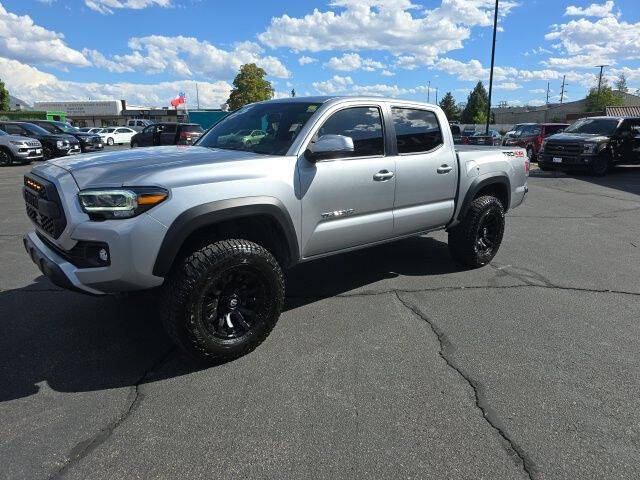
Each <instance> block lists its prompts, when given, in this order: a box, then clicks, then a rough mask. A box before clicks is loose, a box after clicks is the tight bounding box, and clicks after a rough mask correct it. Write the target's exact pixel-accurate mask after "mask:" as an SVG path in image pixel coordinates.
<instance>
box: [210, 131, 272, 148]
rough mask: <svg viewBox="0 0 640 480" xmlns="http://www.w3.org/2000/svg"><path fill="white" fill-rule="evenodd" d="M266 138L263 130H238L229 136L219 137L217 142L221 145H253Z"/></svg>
mask: <svg viewBox="0 0 640 480" xmlns="http://www.w3.org/2000/svg"><path fill="white" fill-rule="evenodd" d="M266 136H267V132H265V131H264V130H248V129H244V130H239V131H237V132H234V133H230V134H229V135H223V136H222V137H220V139H219V141H220V143H221V144H229V145H231V144H234V143H239V144H242V145H248V146H250V145H254V144H256V143H258V142H260V140H261V139H262V138H264V137H266Z"/></svg>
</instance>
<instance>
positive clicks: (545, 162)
mask: <svg viewBox="0 0 640 480" xmlns="http://www.w3.org/2000/svg"><path fill="white" fill-rule="evenodd" d="M622 163H625V164H640V117H589V118H582V119H580V120H578V121H576V122H575V123H573V124H572V125H570V126H569V127H567V128H566V129H565V131H564V132H563V133H558V134H556V135H551V136H550V137H548V138H546V139H545V140H544V141H543V142H542V146H541V149H540V152H539V154H538V167H540V169H541V170H563V171H571V170H585V171H587V172H588V173H590V174H592V175H597V176H602V175H605V174H606V173H607V172H608V171H609V170H610V169H611V168H612V167H613V166H614V165H617V164H622Z"/></svg>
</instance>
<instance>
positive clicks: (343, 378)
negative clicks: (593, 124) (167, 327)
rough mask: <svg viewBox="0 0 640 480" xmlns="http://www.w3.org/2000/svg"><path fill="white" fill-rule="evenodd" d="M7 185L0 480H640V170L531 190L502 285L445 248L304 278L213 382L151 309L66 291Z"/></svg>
mask: <svg viewBox="0 0 640 480" xmlns="http://www.w3.org/2000/svg"><path fill="white" fill-rule="evenodd" d="M26 170H27V169H26V168H23V167H13V168H4V169H0V199H2V200H3V205H4V213H3V216H2V217H0V248H1V249H2V250H1V253H0V265H2V270H1V275H0V319H2V322H0V419H1V420H2V421H0V457H1V458H2V459H3V467H2V469H0V478H7V479H23V478H29V479H31V478H33V479H54V478H65V479H86V478H92V479H100V478H104V479H118V478H122V479H131V478H202V477H209V478H213V477H219V478H421V479H426V478H433V479H443V478H447V479H567V480H568V479H572V480H573V479H576V478H607V479H632V478H639V477H640V464H639V463H638V461H637V459H638V458H640V408H639V407H640V374H639V372H640V355H638V352H639V351H640V327H639V325H638V318H640V281H639V279H640V248H638V245H640V168H637V167H636V168H619V169H617V170H616V172H615V173H614V174H613V175H611V176H609V177H605V178H603V179H593V178H590V177H583V176H578V177H570V176H565V175H562V174H559V175H558V174H545V173H543V172H539V171H534V172H533V174H532V178H531V179H530V188H531V190H530V194H529V197H528V199H527V202H526V204H525V205H524V206H522V207H521V208H518V209H516V210H514V211H512V212H510V213H509V214H508V218H507V228H506V232H505V239H504V243H503V245H502V248H501V250H500V252H499V253H498V255H497V256H496V258H495V260H494V262H493V263H492V265H491V266H489V267H486V268H483V269H480V270H474V271H463V270H460V269H459V268H458V267H457V266H456V265H455V264H454V263H452V262H451V260H450V259H449V256H448V253H447V247H446V235H445V234H443V233H436V234H434V235H431V236H429V237H425V238H416V239H410V240H405V241H402V242H398V243H396V244H392V245H387V246H382V247H377V248H373V249H368V250H362V251H358V252H353V253H350V254H345V255H340V256H337V257H332V258H328V259H325V260H322V261H317V262H313V263H309V264H306V265H301V266H299V267H297V268H296V269H294V270H293V271H291V272H289V274H288V279H287V285H288V297H287V306H286V309H285V312H283V314H282V317H281V319H280V321H279V323H278V325H277V326H276V328H275V329H274V331H273V333H272V334H271V336H270V337H269V338H268V339H267V340H266V341H265V342H264V343H263V344H262V345H261V346H260V347H259V348H258V349H257V350H256V351H254V352H253V353H251V354H249V355H247V356H246V357H243V358H241V359H239V360H236V361H234V362H230V363H227V364H223V365H219V366H217V367H212V368H208V369H203V368H201V367H198V366H197V365H194V364H193V363H191V362H190V361H188V360H187V359H186V358H184V357H183V356H182V355H181V354H180V353H179V352H178V351H176V350H175V349H174V348H173V347H172V345H171V344H170V342H169V341H168V339H167V338H166V337H165V335H164V333H163V332H162V330H161V328H160V326H159V325H158V323H157V319H156V315H155V314H154V313H153V311H152V309H150V308H148V303H145V302H144V301H137V300H133V299H122V298H120V299H117V298H92V297H85V296H82V295H79V294H75V293H70V292H65V291H62V290H60V289H58V288H57V287H55V286H53V285H51V284H50V283H49V282H48V281H47V280H46V279H44V278H43V277H42V276H41V275H40V274H39V272H38V270H37V269H36V268H35V266H33V265H32V264H31V262H30V261H29V259H28V257H27V256H26V254H25V253H24V251H23V249H22V245H21V240H20V236H21V234H22V233H24V232H25V231H27V230H28V229H29V224H28V220H27V218H26V215H24V213H23V206H22V203H21V197H20V193H19V185H20V179H21V175H22V173H23V172H24V171H26Z"/></svg>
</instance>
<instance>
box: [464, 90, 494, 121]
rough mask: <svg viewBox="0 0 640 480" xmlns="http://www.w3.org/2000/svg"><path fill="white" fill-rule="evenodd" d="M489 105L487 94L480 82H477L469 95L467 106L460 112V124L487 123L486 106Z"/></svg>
mask: <svg viewBox="0 0 640 480" xmlns="http://www.w3.org/2000/svg"><path fill="white" fill-rule="evenodd" d="M488 104H489V94H488V93H487V90H486V89H485V88H484V85H483V84H482V82H478V83H477V84H476V86H475V88H474V89H473V90H472V91H471V93H469V97H468V98H467V105H466V106H465V107H464V110H463V111H462V118H461V119H462V123H483V122H482V121H479V122H476V120H482V119H483V118H484V122H486V121H487V105H488Z"/></svg>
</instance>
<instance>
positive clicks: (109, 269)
mask: <svg viewBox="0 0 640 480" xmlns="http://www.w3.org/2000/svg"><path fill="white" fill-rule="evenodd" d="M255 130H259V131H261V132H264V135H262V136H261V137H260V138H259V139H257V141H253V140H254V139H251V141H247V136H246V135H241V134H239V133H238V132H243V131H255ZM528 169H529V162H528V159H527V158H526V155H525V152H524V150H522V149H519V148H492V147H478V146H476V147H466V148H464V147H463V148H460V149H457V150H456V149H455V148H454V145H453V138H452V135H451V131H450V129H449V125H448V123H447V119H446V117H445V115H444V114H443V112H442V110H440V108H438V107H437V106H433V105H428V104H424V103H417V102H409V101H404V100H390V99H381V98H366V97H353V98H349V97H343V98H332V97H310V98H294V99H283V100H272V101H268V102H262V103H256V104H251V105H247V106H246V107H243V108H241V109H240V110H238V111H236V112H234V113H233V114H231V115H229V116H228V117H226V118H225V119H224V120H222V121H221V122H220V123H218V124H217V125H215V126H214V127H213V128H211V129H210V130H209V131H208V132H207V133H206V134H205V135H203V136H202V137H201V138H200V139H199V140H198V141H197V142H196V145H195V146H192V147H177V146H167V147H153V148H147V149H135V150H129V151H120V152H113V153H95V154H83V155H78V156H76V157H74V158H67V159H56V160H52V161H50V162H47V163H46V164H44V165H39V166H37V167H35V168H34V169H33V170H32V172H31V173H29V174H27V175H26V176H25V180H24V181H25V185H24V196H25V200H26V208H27V214H28V215H29V217H30V218H31V220H32V221H33V223H34V225H35V231H34V232H32V233H30V234H28V235H27V236H25V237H24V244H25V248H26V250H27V251H28V252H29V255H30V256H31V258H32V259H33V261H34V262H35V263H36V264H37V265H38V266H39V267H40V269H41V270H42V272H43V273H44V274H45V275H46V276H47V277H49V278H50V279H51V280H52V281H53V282H54V283H56V284H57V285H60V286H63V287H66V288H69V289H73V290H77V291H80V292H85V293H90V294H96V295H98V294H105V293H114V292H123V291H135V290H142V289H151V288H154V287H162V288H161V289H160V292H161V299H162V302H163V303H162V316H163V319H164V324H165V327H166V329H167V331H168V333H169V334H170V335H171V336H172V337H173V339H174V340H175V341H176V343H177V344H178V345H180V346H181V347H182V348H184V349H185V350H186V351H187V352H189V353H191V354H192V355H194V356H196V357H197V358H200V359H204V360H220V359H229V358H234V357H237V356H239V355H242V354H244V353H246V352H248V351H250V350H252V349H253V348H255V347H256V346H257V345H258V344H259V343H260V342H261V341H262V340H263V339H264V338H266V336H267V335H268V334H269V332H270V331H271V329H272V328H273V327H274V325H275V323H276V321H277V319H278V317H279V315H280V310H281V308H282V305H283V301H284V277H283V269H285V268H287V267H290V266H292V265H295V264H297V263H300V262H308V261H311V260H316V259H319V258H322V257H325V256H327V255H334V254H336V253H341V252H345V251H349V250H353V249H357V248H362V247H367V246H370V245H376V244H380V243H384V242H390V241H394V240H397V239H400V238H405V237H409V236H413V235H421V234H424V233H426V232H430V231H434V230H441V229H446V230H447V231H448V232H449V247H450V251H451V254H452V256H453V258H454V259H455V260H457V261H459V262H461V263H462V264H464V265H466V266H468V267H480V266H483V265H486V264H487V263H489V262H490V261H491V259H492V258H493V257H494V255H495V254H496V252H497V251H498V248H499V246H500V243H501V241H502V235H503V232H504V214H505V212H506V211H507V210H508V209H510V208H514V207H517V206H518V205H520V203H521V202H522V201H523V199H524V197H525V195H526V193H527V177H528Z"/></svg>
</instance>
